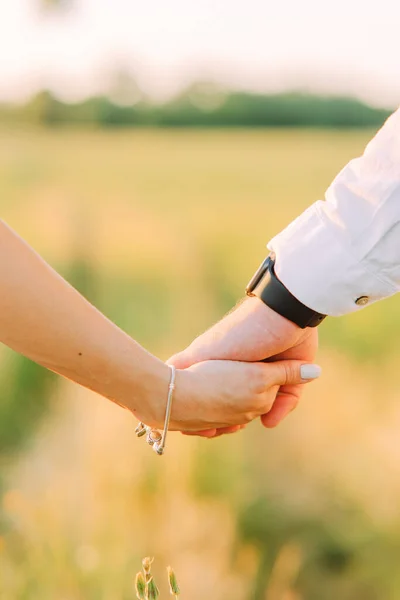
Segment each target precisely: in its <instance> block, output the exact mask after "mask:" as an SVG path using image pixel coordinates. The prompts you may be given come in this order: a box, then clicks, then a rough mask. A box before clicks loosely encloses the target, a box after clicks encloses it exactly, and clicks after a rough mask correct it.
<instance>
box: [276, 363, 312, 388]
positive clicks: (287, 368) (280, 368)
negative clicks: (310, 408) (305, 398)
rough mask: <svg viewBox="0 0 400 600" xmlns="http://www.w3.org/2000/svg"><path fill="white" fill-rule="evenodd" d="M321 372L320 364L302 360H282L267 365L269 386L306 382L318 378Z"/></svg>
mask: <svg viewBox="0 0 400 600" xmlns="http://www.w3.org/2000/svg"><path fill="white" fill-rule="evenodd" d="M321 372H322V370H321V367H320V366H319V365H314V364H309V363H304V362H302V361H300V360H280V361H277V362H273V363H268V364H267V365H265V375H266V377H267V381H266V384H267V385H268V386H271V385H280V386H282V385H296V384H304V383H307V382H308V381H312V380H313V379H317V378H318V377H319V376H320V375H321Z"/></svg>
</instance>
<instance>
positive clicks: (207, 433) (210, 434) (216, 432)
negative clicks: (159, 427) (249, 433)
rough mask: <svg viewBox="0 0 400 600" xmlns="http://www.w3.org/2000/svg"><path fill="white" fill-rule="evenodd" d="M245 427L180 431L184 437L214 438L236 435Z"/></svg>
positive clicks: (234, 426) (235, 426) (232, 426)
mask: <svg viewBox="0 0 400 600" xmlns="http://www.w3.org/2000/svg"><path fill="white" fill-rule="evenodd" d="M244 427H245V425H231V426H229V427H220V428H219V429H206V430H202V431H182V433H183V434H184V435H197V436H200V437H207V438H214V437H220V436H221V435H226V434H229V433H236V432H237V431H240V429H243V428H244Z"/></svg>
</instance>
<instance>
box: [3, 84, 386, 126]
mask: <svg viewBox="0 0 400 600" xmlns="http://www.w3.org/2000/svg"><path fill="white" fill-rule="evenodd" d="M390 112H391V111H389V110H385V109H381V108H376V107H372V106H369V105H367V104H365V103H363V102H361V101H359V100H356V99H354V98H346V97H322V96H314V95H310V94H304V93H284V94H274V95H262V94H254V93H245V92H230V93H223V92H220V91H218V90H217V89H213V88H210V87H207V86H204V85H203V86H202V85H200V84H197V85H195V86H192V87H191V88H189V89H187V90H186V91H185V92H183V93H182V94H181V95H180V96H178V97H176V98H174V99H172V100H170V101H168V102H165V103H164V104H155V103H154V102H150V101H149V100H146V99H145V98H143V97H141V98H139V99H135V101H134V102H132V103H120V102H117V101H114V100H112V99H111V98H109V97H107V96H97V97H92V98H88V99H87V100H84V101H82V102H79V103H66V102H63V101H61V100H60V99H57V98H56V97H55V96H54V95H53V94H52V93H50V92H48V91H43V92H40V93H38V94H37V95H36V96H35V97H34V98H32V99H31V100H30V101H29V102H27V103H26V104H24V105H0V122H6V123H13V122H18V123H32V124H37V125H44V126H48V127H53V126H54V127H55V126H61V125H82V126H97V127H253V128H256V127H332V128H336V127H338V128H341V127H376V126H379V125H381V124H382V122H383V121H384V120H385V119H386V118H387V117H388V116H389V114H390Z"/></svg>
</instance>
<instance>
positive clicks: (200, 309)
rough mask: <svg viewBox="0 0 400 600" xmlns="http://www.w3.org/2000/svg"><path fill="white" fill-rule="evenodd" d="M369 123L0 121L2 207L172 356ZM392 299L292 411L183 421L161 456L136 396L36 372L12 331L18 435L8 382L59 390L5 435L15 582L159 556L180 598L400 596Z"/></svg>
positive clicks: (350, 331)
mask: <svg viewBox="0 0 400 600" xmlns="http://www.w3.org/2000/svg"><path fill="white" fill-rule="evenodd" d="M372 134H373V132H371V131H358V132H357V131H352V132H347V131H336V132H332V131H329V132H328V131H323V130H321V131H312V132H311V131H306V130H304V131H302V130H296V131H290V130H285V131H277V130H274V131H268V130H264V131H246V130H235V131H233V130H232V131H223V132H218V131H212V132H211V131H143V130H141V131H130V132H123V131H121V132H104V131H85V132H83V131H79V130H76V131H73V130H59V131H57V130H53V131H45V130H40V129H38V130H34V129H32V130H15V129H14V130H2V131H1V132H0V207H1V215H2V218H3V219H4V220H6V221H7V222H8V223H9V224H10V225H11V226H12V227H14V228H15V229H16V230H17V231H18V232H19V233H20V234H21V235H22V236H23V237H24V238H25V239H27V240H28V242H29V243H31V244H32V245H33V246H34V247H35V248H36V249H37V250H38V251H39V252H40V253H41V254H42V255H43V256H44V257H45V258H46V259H47V260H48V262H50V264H52V265H53V266H55V267H56V268H57V269H58V270H59V271H60V272H61V273H62V274H64V275H65V276H66V277H67V278H68V279H70V280H71V281H72V282H73V283H74V284H75V285H77V287H78V288H79V289H81V291H82V292H83V293H85V294H86V295H87V296H88V297H89V298H90V299H91V300H92V301H93V302H94V303H95V304H96V305H97V306H98V307H99V308H100V309H101V310H103V311H104V312H105V313H106V314H107V315H108V316H110V318H112V319H113V320H114V321H115V322H117V323H118V324H119V325H120V326H121V327H122V328H124V329H125V330H127V331H128V332H129V333H130V334H131V335H132V336H133V337H135V338H136V339H137V340H138V341H140V342H141V343H142V344H144V345H145V346H146V348H148V349H149V350H151V351H153V352H155V353H157V354H158V355H159V356H161V357H162V358H167V357H168V355H169V354H172V353H173V352H175V351H177V350H178V349H180V348H181V347H183V346H184V345H185V344H187V343H189V342H190V341H191V339H192V338H193V337H194V336H195V335H196V334H198V333H199V332H201V331H202V330H203V329H204V328H206V327H207V326H208V325H210V324H211V323H212V322H213V321H215V320H216V319H218V318H219V317H221V316H222V315H223V314H224V313H225V312H226V311H227V310H229V309H230V308H231V307H232V306H233V305H234V304H235V302H236V301H237V300H238V299H239V298H240V297H241V295H242V294H243V288H244V286H245V284H246V283H247V280H248V279H249V277H250V276H251V274H252V273H253V271H254V269H255V267H256V266H257V265H258V263H259V262H260V261H261V260H262V259H263V258H264V256H265V252H266V251H265V244H266V243H267V241H268V240H269V239H270V237H272V235H274V234H275V233H276V232H278V231H279V230H280V229H281V228H283V227H284V226H285V225H286V224H287V223H288V222H289V221H290V220H291V219H293V218H294V217H296V216H297V215H298V214H299V212H300V211H302V210H303V209H304V208H306V207H307V206H308V205H309V204H310V203H312V202H314V201H315V200H317V199H320V198H322V197H323V194H324V191H325V189H326V187H327V185H328V184H329V183H330V181H331V180H332V178H333V177H334V176H335V174H336V173H337V172H338V171H339V170H340V169H341V168H342V167H343V166H344V165H345V163H346V162H347V161H348V160H349V159H351V158H353V157H354V156H356V155H358V154H360V153H361V152H362V151H363V148H364V146H365V144H366V142H367V141H368V140H369V139H370V137H371V135H372ZM396 311H398V299H397V298H392V299H389V300H387V301H385V302H382V303H380V304H378V305H376V306H373V307H370V308H368V309H367V310H364V311H362V312H361V313H358V314H357V315H353V316H351V317H346V318H343V319H330V320H327V322H326V324H324V325H323V327H322V328H321V347H322V351H321V356H320V359H319V360H320V363H321V364H322V366H323V368H324V377H323V378H322V380H321V381H320V382H318V383H316V384H313V385H312V386H310V387H309V388H308V389H307V393H306V397H305V399H304V402H303V404H302V406H301V407H300V408H299V409H298V411H296V413H294V414H293V415H292V416H291V417H290V418H289V419H288V420H287V422H286V423H285V424H284V425H282V426H281V427H280V428H278V429H277V430H276V431H266V430H262V429H261V426H260V425H258V424H252V426H251V427H249V428H248V430H246V431H245V432H244V433H243V434H240V435H237V436H231V437H229V438H226V439H221V440H218V441H214V442H206V441H202V440H196V439H183V438H181V437H180V436H178V435H176V436H171V439H172V441H171V452H170V453H169V455H168V456H165V457H164V458H163V460H162V461H158V460H157V458H156V457H155V456H153V455H151V454H150V455H149V453H148V452H147V448H145V449H143V447H142V446H141V444H138V443H137V441H136V440H135V439H133V421H132V420H131V419H130V418H129V417H127V415H126V414H125V413H124V412H123V411H121V410H120V409H119V408H116V407H114V406H111V405H109V404H108V403H107V402H106V401H104V400H102V399H101V398H98V397H96V396H94V395H93V394H90V393H88V392H86V391H84V390H80V389H79V388H77V387H76V386H74V385H72V384H70V383H67V382H61V381H60V382H58V381H55V380H54V379H52V385H51V386H50V387H48V386H47V384H43V385H42V384H38V383H37V378H39V379H40V377H42V376H43V377H44V375H43V372H42V370H40V369H39V370H38V371H36V370H35V373H36V374H35V375H31V374H30V371H29V372H28V367H27V366H26V364H27V363H26V362H25V361H23V362H22V363H18V364H19V365H20V366H19V370H18V368H16V366H15V357H14V356H13V355H12V353H11V352H9V351H8V350H3V351H2V354H1V359H2V363H1V364H2V372H3V379H4V385H3V393H2V397H1V398H0V419H1V417H2V415H3V417H4V418H3V430H4V431H3V433H2V429H1V427H0V443H1V436H2V435H3V436H5V435H6V433H8V434H9V432H10V431H13V429H12V428H11V426H10V423H11V422H12V423H13V425H12V426H13V427H14V426H15V427H16V428H17V425H15V423H14V421H13V418H14V417H13V415H12V414H11V411H10V408H9V407H8V408H7V407H6V408H4V406H6V405H7V398H14V397H15V398H17V400H18V404H17V406H18V407H19V408H18V409H17V408H14V409H13V410H15V411H17V412H18V411H19V413H21V414H22V415H23V413H24V397H26V399H27V401H29V403H30V404H29V406H36V405H37V404H36V403H39V404H40V403H41V402H42V399H43V398H42V396H43V397H44V396H45V395H46V396H48V397H49V401H50V406H49V408H47V409H46V412H45V415H46V416H45V418H44V419H42V420H40V422H38V424H37V427H36V421H38V420H39V413H40V411H39V412H38V414H36V413H35V412H33V413H32V414H33V416H32V418H31V421H30V423H29V428H28V426H26V436H28V433H30V434H32V435H30V436H29V438H28V439H29V443H28V444H26V443H25V444H22V443H21V444H19V446H20V448H19V452H15V450H16V448H11V446H10V449H9V450H7V451H4V454H3V458H2V466H3V467H4V469H3V473H4V476H3V481H2V509H1V511H0V513H1V514H2V517H1V525H0V527H1V528H0V558H1V561H0V600H15V599H21V600H36V599H39V598H40V600H54V599H55V598H57V600H81V599H82V600H83V599H85V600H117V599H118V600H121V599H123V600H128V599H129V598H133V596H134V594H133V588H132V580H133V576H134V574H135V573H136V571H137V567H138V566H139V562H140V558H141V557H142V556H143V555H146V554H156V556H157V563H158V565H160V564H161V565H163V564H165V566H167V564H169V563H172V564H173V565H174V566H175V568H176V570H177V572H178V574H179V575H180V579H181V584H182V589H183V590H184V593H182V598H183V600H185V598H189V597H190V598H192V599H193V600H200V599H204V598H211V596H210V592H209V589H210V588H211V589H212V590H213V595H212V598H213V600H214V598H215V599H218V600H219V599H220V600H225V599H226V598H230V599H233V600H300V599H301V600H337V599H338V598H340V600H347V599H349V600H350V599H351V600H353V599H360V600H361V599H362V600H370V599H371V600H375V599H376V600H378V599H379V600H381V599H382V598H385V600H386V599H387V600H391V599H393V600H394V599H397V598H399V596H400V575H399V572H398V566H397V565H398V560H399V559H400V514H399V510H398V504H399V499H400V467H399V464H400V461H399V458H400V444H399V442H398V431H399V426H400V409H399V407H398V403H397V400H398V398H399V392H398V387H397V381H396V380H397V377H396V362H397V357H396V350H397V339H398V336H399V333H400V331H399V325H398V323H399V319H396V314H397V312H396ZM21 365H22V366H21ZM9 372H13V373H14V379H12V378H11V379H7V376H8V373H9ZM37 373H41V375H37ZM51 377H52V378H53V376H51ZM40 381H41V380H40ZM32 382H34V385H33V384H32ZM17 384H18V386H19V387H18V390H16V387H17ZM41 385H42V387H41ZM43 405H44V406H45V404H43ZM2 411H3V412H2ZM4 415H6V416H7V419H6V418H5V416H4ZM10 415H11V416H10ZM18 418H19V419H20V420H19V421H18V423H25V421H23V417H22V416H21V417H20V416H18ZM33 425H35V427H33ZM21 427H22V425H21ZM24 427H25V425H24ZM21 431H25V429H21ZM21 442H22V440H21ZM11 450H12V452H11Z"/></svg>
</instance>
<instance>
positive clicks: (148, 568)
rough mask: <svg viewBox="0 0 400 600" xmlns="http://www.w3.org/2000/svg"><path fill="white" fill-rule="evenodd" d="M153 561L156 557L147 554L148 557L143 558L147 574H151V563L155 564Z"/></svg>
mask: <svg viewBox="0 0 400 600" xmlns="http://www.w3.org/2000/svg"><path fill="white" fill-rule="evenodd" d="M153 561H154V558H150V557H149V556H146V558H144V559H143V560H142V565H143V571H144V572H145V575H150V571H151V565H152V564H153Z"/></svg>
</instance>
